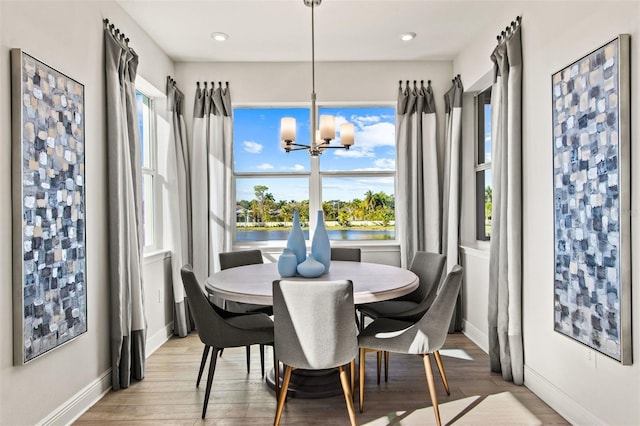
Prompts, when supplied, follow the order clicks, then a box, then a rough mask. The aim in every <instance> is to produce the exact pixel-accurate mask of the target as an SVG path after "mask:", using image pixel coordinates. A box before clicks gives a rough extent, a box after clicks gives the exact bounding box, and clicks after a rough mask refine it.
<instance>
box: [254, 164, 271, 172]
mask: <svg viewBox="0 0 640 426" xmlns="http://www.w3.org/2000/svg"><path fill="white" fill-rule="evenodd" d="M256 169H259V170H270V169H273V165H271V164H269V163H262V164H258V165H257V166H256Z"/></svg>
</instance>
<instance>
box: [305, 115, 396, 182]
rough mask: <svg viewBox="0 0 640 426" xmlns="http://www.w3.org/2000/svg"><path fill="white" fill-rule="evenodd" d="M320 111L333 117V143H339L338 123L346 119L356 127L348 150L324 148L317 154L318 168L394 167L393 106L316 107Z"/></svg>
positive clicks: (326, 169)
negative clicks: (318, 159)
mask: <svg viewBox="0 0 640 426" xmlns="http://www.w3.org/2000/svg"><path fill="white" fill-rule="evenodd" d="M319 115H333V116H335V118H336V140H334V141H333V142H332V145H335V146H340V124H342V123H345V122H349V123H352V124H353V125H354V127H355V144H354V145H353V146H352V147H351V148H350V149H349V150H346V149H328V150H325V151H324V152H323V153H322V155H321V156H320V169H321V170H323V171H328V170H340V171H343V170H395V168H396V145H395V134H396V133H395V132H396V130H395V108H393V107H342V108H319ZM318 121H319V120H318Z"/></svg>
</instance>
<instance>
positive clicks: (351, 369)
mask: <svg viewBox="0 0 640 426" xmlns="http://www.w3.org/2000/svg"><path fill="white" fill-rule="evenodd" d="M349 375H350V376H351V395H353V393H354V392H355V391H356V360H355V359H352V360H351V362H350V363H349Z"/></svg>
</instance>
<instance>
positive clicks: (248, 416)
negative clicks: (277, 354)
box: [76, 332, 568, 426]
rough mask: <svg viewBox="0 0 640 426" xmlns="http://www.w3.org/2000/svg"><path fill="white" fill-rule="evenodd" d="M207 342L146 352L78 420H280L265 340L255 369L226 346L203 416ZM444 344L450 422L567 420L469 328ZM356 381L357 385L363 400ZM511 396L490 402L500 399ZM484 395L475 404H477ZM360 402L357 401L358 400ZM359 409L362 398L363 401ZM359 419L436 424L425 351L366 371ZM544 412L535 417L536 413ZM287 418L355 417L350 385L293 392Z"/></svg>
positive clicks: (342, 420)
mask: <svg viewBox="0 0 640 426" xmlns="http://www.w3.org/2000/svg"><path fill="white" fill-rule="evenodd" d="M202 349H203V345H202V343H201V342H200V340H199V339H198V336H197V334H196V333H195V332H194V333H191V334H190V335H189V336H187V337H185V338H172V339H170V340H169V341H168V342H166V343H165V344H164V345H163V346H162V347H161V348H160V349H158V350H157V351H156V352H155V353H154V354H153V355H151V356H150V357H149V358H148V359H147V365H146V369H145V379H144V380H142V381H140V382H136V383H133V384H132V385H131V386H130V387H129V388H128V389H124V390H121V391H117V392H109V393H108V394H107V395H105V397H103V398H102V399H101V400H100V401H98V402H97V403H96V404H95V405H94V406H93V407H91V408H90V409H89V410H88V411H87V412H86V413H84V414H83V415H82V416H81V417H80V418H79V419H78V420H77V421H76V424H78V425H81V426H84V425H105V424H109V425H125V424H126V425H141V426H146V425H151V424H153V425H156V424H160V423H161V424H163V425H164V424H167V425H178V426H185V425H196V424H197V425H207V424H213V425H217V426H230V425H234V426H235V425H251V426H262V425H271V424H273V416H274V414H275V407H276V400H275V396H274V393H273V391H272V390H271V389H269V388H268V386H267V385H266V383H265V381H264V379H263V378H262V376H261V373H260V355H259V351H258V346H254V347H252V349H251V370H250V372H249V374H247V370H246V363H245V362H246V358H245V349H244V348H230V349H225V351H224V354H223V356H222V357H221V358H219V360H218V362H217V365H216V372H215V375H214V380H213V387H212V391H211V397H210V400H209V407H208V410H207V417H206V419H204V420H202V419H201V413H202V402H203V399H204V393H205V386H206V374H207V371H208V364H207V369H206V370H205V373H204V377H203V379H202V382H201V383H200V387H198V388H196V385H195V384H196V377H197V374H198V368H199V366H200V360H201V356H202ZM441 352H442V355H443V356H442V358H443V362H444V368H445V371H446V374H447V378H448V380H449V386H450V390H451V395H447V394H446V392H445V390H444V386H443V385H442V381H441V378H440V375H439V373H438V371H437V368H436V367H435V363H434V364H433V367H434V379H435V383H436V392H437V395H438V402H439V406H440V411H441V415H442V420H443V424H448V423H450V422H451V421H454V424H469V423H473V424H486V425H494V424H508V422H509V421H512V422H513V421H514V419H520V420H521V423H523V424H532V423H530V421H532V420H533V421H534V424H541V425H567V424H568V423H567V422H566V421H565V420H564V419H563V418H562V417H561V416H560V415H558V414H557V413H556V412H555V411H553V410H552V409H551V408H550V407H549V406H548V405H547V404H545V403H544V402H543V401H542V400H540V399H539V398H538V397H537V396H536V395H534V394H533V393H532V392H530V391H529V390H528V389H527V388H526V387H524V386H516V385H514V384H513V383H509V382H505V381H503V380H502V377H501V375H499V374H495V373H491V372H489V360H488V356H487V355H486V354H485V353H484V352H483V351H482V350H481V349H479V348H478V347H477V346H476V345H474V344H473V343H472V342H471V341H470V340H469V339H467V338H466V337H465V336H464V335H462V334H459V333H456V334H450V335H449V336H448V338H447V342H446V344H445V348H444V349H443V351H441ZM272 365H273V358H272V352H271V348H270V347H267V348H265V367H266V368H268V369H269V368H271V366H272ZM357 395H358V390H357V389H356V395H355V396H356V400H357ZM503 400H505V401H511V402H510V403H507V404H503V405H504V406H503V405H500V408H499V409H492V405H491V404H492V403H493V404H495V401H503ZM474 404H476V405H474ZM356 407H357V402H356ZM356 410H357V408H356ZM356 417H357V419H358V423H359V424H361V425H368V426H382V425H395V424H399V425H404V426H407V425H413V424H419V425H429V424H435V418H434V415H433V408H432V407H431V399H430V397H429V393H428V388H427V382H426V379H425V373H424V367H423V364H422V361H421V359H420V358H419V357H417V356H409V355H402V354H392V355H391V359H390V368H389V381H388V382H386V383H385V382H384V378H383V379H382V382H381V383H380V384H379V385H378V384H377V379H376V362H375V355H374V354H369V355H368V356H367V359H366V371H365V411H364V413H359V412H356ZM535 422H537V423H535ZM281 424H282V425H285V426H291V425H305V426H306V425H348V424H349V418H348V414H347V408H346V404H345V401H344V397H343V396H342V395H338V396H335V397H331V398H324V399H300V398H289V399H288V401H287V403H286V404H285V407H284V412H283V417H282V422H281Z"/></svg>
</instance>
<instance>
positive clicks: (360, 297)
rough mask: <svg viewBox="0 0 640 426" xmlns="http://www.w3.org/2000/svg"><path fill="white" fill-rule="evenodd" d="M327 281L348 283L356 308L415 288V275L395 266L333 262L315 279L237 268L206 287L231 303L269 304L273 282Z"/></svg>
mask: <svg viewBox="0 0 640 426" xmlns="http://www.w3.org/2000/svg"><path fill="white" fill-rule="evenodd" d="M278 279H287V280H305V281H329V280H351V281H352V282H353V299H354V303H355V304H356V305H359V304H362V303H370V302H379V301H381V300H388V299H393V298H396V297H400V296H404V295H405V294H408V293H411V292H412V291H413V290H415V289H416V288H417V287H418V276H417V275H416V274H414V273H413V272H411V271H409V270H407V269H403V268H399V267H397V266H391V265H383V264H379V263H366V262H343V261H337V260H332V261H331V266H330V268H329V272H328V273H326V274H323V275H321V276H319V277H317V278H304V277H299V276H295V277H290V278H281V277H280V275H279V274H278V265H277V264H276V263H262V264H257V265H247V266H239V267H236V268H229V269H225V270H223V271H220V272H216V273H215V274H213V275H211V276H210V277H209V278H208V279H207V283H206V287H207V289H208V290H210V291H211V292H212V293H213V294H215V295H216V296H219V297H222V298H223V299H227V300H232V301H234V302H243V303H255V304H258V305H272V304H273V301H272V300H273V299H272V294H271V293H272V285H273V281H274V280H278Z"/></svg>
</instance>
